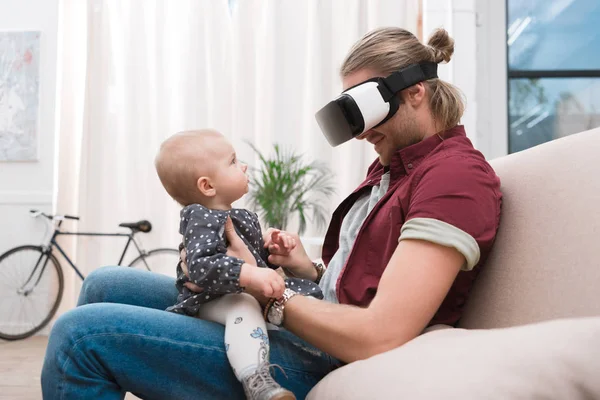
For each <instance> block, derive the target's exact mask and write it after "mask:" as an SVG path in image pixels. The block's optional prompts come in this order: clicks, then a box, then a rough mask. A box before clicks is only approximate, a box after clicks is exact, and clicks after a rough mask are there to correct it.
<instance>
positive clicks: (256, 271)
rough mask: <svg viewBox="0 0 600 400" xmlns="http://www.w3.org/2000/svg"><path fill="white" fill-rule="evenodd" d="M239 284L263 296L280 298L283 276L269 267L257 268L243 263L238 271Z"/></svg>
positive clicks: (283, 287)
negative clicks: (239, 271)
mask: <svg viewBox="0 0 600 400" xmlns="http://www.w3.org/2000/svg"><path fill="white" fill-rule="evenodd" d="M240 285H241V286H244V287H246V288H247V289H250V291H256V292H260V293H262V294H263V296H265V297H272V298H276V299H278V298H280V297H281V296H283V291H284V290H285V282H284V281H283V278H282V277H281V276H280V275H279V274H278V273H277V272H275V271H274V270H272V269H270V268H259V267H257V266H255V265H251V264H244V265H242V271H241V273H240Z"/></svg>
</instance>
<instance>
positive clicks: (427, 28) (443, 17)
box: [423, 0, 500, 147]
mask: <svg viewBox="0 0 600 400" xmlns="http://www.w3.org/2000/svg"><path fill="white" fill-rule="evenodd" d="M496 1H500V0H496ZM475 24H476V12H475V0H423V36H424V37H423V40H424V42H425V43H427V39H428V38H429V35H430V34H431V32H432V31H433V30H434V29H436V28H440V27H443V28H444V29H446V30H447V31H448V33H450V36H451V37H452V38H453V39H454V41H455V43H454V55H453V56H452V60H451V61H450V63H448V64H442V65H440V66H439V68H438V71H439V72H438V75H439V76H440V78H441V79H443V80H445V81H447V82H450V83H452V84H454V85H456V86H457V87H458V88H459V89H460V90H462V91H463V93H464V95H465V97H466V99H467V103H466V106H467V107H466V110H465V114H464V116H463V118H462V121H461V122H462V124H464V125H465V129H466V131H467V136H469V138H470V139H471V141H473V144H474V145H475V147H478V139H479V138H478V136H477V129H476V126H477V109H478V101H477V100H478V99H477V96H476V76H477V74H476V54H475V46H476V38H475V36H476V35H475Z"/></svg>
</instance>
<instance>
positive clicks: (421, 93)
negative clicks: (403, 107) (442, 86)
mask: <svg viewBox="0 0 600 400" xmlns="http://www.w3.org/2000/svg"><path fill="white" fill-rule="evenodd" d="M402 94H403V96H402V97H403V100H404V102H405V103H408V104H410V105H411V106H413V107H415V108H417V107H419V106H420V105H421V103H423V101H424V100H425V97H426V94H427V90H426V88H425V84H424V83H423V82H419V83H417V84H416V85H412V86H411V87H409V88H406V89H405V90H404V91H403V93H402Z"/></svg>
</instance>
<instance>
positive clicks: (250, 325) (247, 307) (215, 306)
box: [198, 293, 269, 381]
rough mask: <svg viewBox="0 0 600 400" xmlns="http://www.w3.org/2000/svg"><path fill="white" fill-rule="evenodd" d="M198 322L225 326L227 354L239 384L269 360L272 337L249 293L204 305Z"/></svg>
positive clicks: (199, 313) (234, 295) (221, 298)
mask: <svg viewBox="0 0 600 400" xmlns="http://www.w3.org/2000/svg"><path fill="white" fill-rule="evenodd" d="M198 318H201V319H203V320H207V321H214V322H218V323H220V324H223V325H225V350H226V352H227V358H228V359H229V364H230V365H231V367H232V368H233V372H234V373H235V376H236V377H237V378H238V380H240V381H241V380H242V379H243V378H245V377H247V376H249V375H251V374H252V373H254V372H255V371H256V369H257V367H258V365H259V364H261V363H262V362H265V361H268V360H269V337H268V336H267V327H266V322H265V320H264V318H263V315H262V311H261V307H260V304H259V303H258V301H257V300H256V299H255V298H254V297H252V296H251V295H249V294H247V293H239V294H227V295H225V296H223V297H220V298H218V299H215V300H212V301H210V302H208V303H206V304H203V305H202V307H200V311H198Z"/></svg>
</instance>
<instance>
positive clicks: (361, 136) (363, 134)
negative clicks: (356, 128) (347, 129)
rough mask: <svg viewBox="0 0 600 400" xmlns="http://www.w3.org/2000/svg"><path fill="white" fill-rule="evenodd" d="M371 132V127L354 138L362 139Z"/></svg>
mask: <svg viewBox="0 0 600 400" xmlns="http://www.w3.org/2000/svg"><path fill="white" fill-rule="evenodd" d="M371 132H372V130H371V129H369V130H368V131H366V132H363V133H361V134H360V135H358V136H357V137H356V138H355V139H358V140H363V139H366V137H367V136H369V134H370V133H371Z"/></svg>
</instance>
